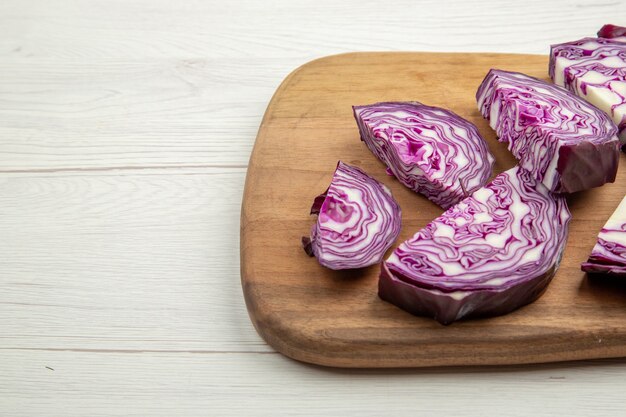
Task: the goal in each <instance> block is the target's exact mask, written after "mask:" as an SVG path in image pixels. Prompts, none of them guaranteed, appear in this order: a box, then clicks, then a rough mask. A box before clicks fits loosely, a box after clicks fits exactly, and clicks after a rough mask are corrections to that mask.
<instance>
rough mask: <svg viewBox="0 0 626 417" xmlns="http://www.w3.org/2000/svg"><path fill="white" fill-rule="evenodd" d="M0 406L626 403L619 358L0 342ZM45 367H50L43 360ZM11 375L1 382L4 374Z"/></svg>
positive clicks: (561, 411) (428, 409)
mask: <svg viewBox="0 0 626 417" xmlns="http://www.w3.org/2000/svg"><path fill="white" fill-rule="evenodd" d="M1 354H2V357H3V358H4V359H5V360H6V361H7V366H5V367H4V369H3V378H2V379H0V409H1V410H2V411H4V415H9V416H12V417H22V416H23V417H37V416H47V415H58V413H54V412H52V411H59V410H62V415H64V416H85V415H89V416H92V417H97V416H111V415H115V416H128V417H131V416H132V417H143V416H146V415H150V416H174V415H176V416H179V415H180V416H225V415H233V416H249V415H255V416H290V417H291V416H311V417H314V416H345V415H354V416H362V417H379V416H381V415H389V416H394V417H395V416H398V417H400V416H416V415H419V416H424V417H431V416H474V415H479V416H484V415H494V416H497V415H502V416H511V417H516V416H519V417H527V416H554V415H564V416H565V415H566V416H572V417H574V416H581V417H582V416H584V417H588V416H591V415H594V416H597V415H613V416H618V415H622V414H620V413H621V412H622V411H623V409H624V408H623V407H624V405H623V391H620V390H617V389H616V386H623V375H624V372H626V362H624V361H603V362H595V363H585V362H582V363H574V364H566V365H564V364H561V365H552V366H535V367H523V368H522V367H506V368H502V369H499V368H498V369H494V368H488V369H476V368H465V369H463V368H457V369H450V370H449V369H439V370H437V369H422V370H419V371H417V370H390V371H374V370H371V371H368V370H358V371H357V370H328V369H323V368H318V367H313V366H309V365H304V364H300V363H296V362H293V361H291V360H289V359H287V358H284V357H283V356H281V355H279V354H267V355H261V354H256V355H252V354H236V353H226V354H220V353H212V354H211V353H209V354H191V353H163V352H159V353H136V354H129V353H98V352H58V351H57V352H55V351H24V350H11V351H2V352H1ZM49 368H51V369H49ZM9 381H10V383H7V382H9Z"/></svg>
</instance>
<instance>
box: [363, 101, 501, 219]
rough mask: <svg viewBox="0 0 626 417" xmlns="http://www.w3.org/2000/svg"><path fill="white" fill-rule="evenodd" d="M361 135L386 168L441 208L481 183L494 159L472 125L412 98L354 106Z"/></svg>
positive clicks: (450, 204)
mask: <svg viewBox="0 0 626 417" xmlns="http://www.w3.org/2000/svg"><path fill="white" fill-rule="evenodd" d="M353 110H354V117H355V119H356V121H357V124H358V126H359V132H360V135H361V140H362V141H364V142H365V144H366V145H367V147H368V148H369V149H370V150H371V151H372V152H373V153H374V155H376V156H377V157H378V159H380V160H381V161H383V162H384V163H385V164H386V165H387V167H388V168H387V172H388V173H389V174H391V175H394V176H395V177H396V178H398V180H399V181H400V182H401V183H402V184H404V185H406V186H407V187H409V188H410V189H412V190H413V191H416V192H418V193H421V194H423V195H425V196H426V197H427V198H428V199H429V200H431V201H432V202H434V203H435V204H438V205H439V206H441V207H443V208H444V209H446V208H448V207H450V206H452V205H454V204H456V203H458V202H459V201H461V200H462V199H463V198H465V196H467V194H468V193H471V192H472V191H474V190H477V189H478V188H480V187H482V186H483V185H484V184H485V183H486V182H487V180H488V179H489V177H490V176H491V168H492V166H493V163H494V159H493V156H492V155H491V153H490V152H489V149H488V148H487V144H486V143H485V141H484V139H483V138H482V137H481V136H480V133H479V132H478V129H476V126H474V125H473V124H471V123H470V122H468V121H467V120H465V119H463V118H461V117H460V116H458V115H456V114H455V113H453V112H451V111H449V110H444V109H441V108H438V107H431V106H426V105H424V104H420V103H417V102H388V103H376V104H371V105H368V106H354V107H353Z"/></svg>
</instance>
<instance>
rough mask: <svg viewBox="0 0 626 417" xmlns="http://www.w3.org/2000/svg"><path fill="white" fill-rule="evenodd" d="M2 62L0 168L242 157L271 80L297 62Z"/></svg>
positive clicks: (228, 162) (218, 161)
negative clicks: (252, 64)
mask: <svg viewBox="0 0 626 417" xmlns="http://www.w3.org/2000/svg"><path fill="white" fill-rule="evenodd" d="M249 64H250V62H249V60H242V59H230V60H218V59H197V60H175V59H171V60H165V59H159V60H152V61H146V62H144V61H105V62H90V61H74V62H66V61H59V60H43V61H42V60H35V62H33V60H31V59H24V58H21V59H9V60H6V61H5V62H0V74H2V77H0V92H1V93H0V172H7V171H16V170H17V171H19V170H42V169H44V170H45V169H62V168H68V167H69V168H76V167H78V168H101V167H122V168H123V167H145V166H224V167H227V166H246V165H247V163H248V159H249V156H250V151H251V149H252V145H253V143H254V138H255V136H256V132H257V130H258V126H259V124H260V122H261V117H262V115H263V112H264V111H265V107H266V105H267V102H269V100H270V98H271V96H272V94H273V92H274V90H275V89H276V87H277V86H278V84H279V83H280V81H281V78H282V77H283V76H284V75H285V74H286V73H288V72H289V71H290V69H291V68H290V66H292V65H296V63H295V62H292V61H287V62H284V63H282V64H276V63H275V62H274V61H272V60H267V59H266V60H263V59H258V60H256V62H255V74H250V75H249V76H246V77H239V76H237V75H242V74H243V73H244V72H245V71H247V70H248V68H249Z"/></svg>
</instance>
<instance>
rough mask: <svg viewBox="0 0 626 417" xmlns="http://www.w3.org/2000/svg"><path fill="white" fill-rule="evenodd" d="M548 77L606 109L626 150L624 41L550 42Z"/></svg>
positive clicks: (583, 40) (594, 39)
mask: <svg viewBox="0 0 626 417" xmlns="http://www.w3.org/2000/svg"><path fill="white" fill-rule="evenodd" d="M549 73H550V77H551V78H552V81H554V83H555V84H557V85H560V86H562V87H565V88H567V89H568V90H569V91H571V92H572V93H574V94H576V95H577V96H579V97H582V98H584V99H585V100H587V101H588V102H590V103H591V104H593V105H594V106H596V107H597V108H599V109H600V110H602V111H604V112H605V113H607V114H608V115H609V116H611V118H612V119H613V122H614V123H615V124H616V125H617V127H618V136H619V137H620V141H621V143H622V145H623V146H622V149H624V150H626V146H624V145H626V42H624V41H620V40H619V38H615V39H605V38H583V39H580V40H577V41H574V42H566V43H562V44H558V45H552V47H551V48H550V67H549Z"/></svg>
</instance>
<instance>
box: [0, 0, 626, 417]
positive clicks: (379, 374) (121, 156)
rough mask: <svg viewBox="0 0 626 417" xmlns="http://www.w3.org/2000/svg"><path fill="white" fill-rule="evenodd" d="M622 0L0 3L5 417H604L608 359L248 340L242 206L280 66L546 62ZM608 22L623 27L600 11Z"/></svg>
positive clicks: (617, 408)
mask: <svg viewBox="0 0 626 417" xmlns="http://www.w3.org/2000/svg"><path fill="white" fill-rule="evenodd" d="M624 10H626V1H623V0H621V1H613V0H607V1H605V2H597V1H594V0H576V1H566V0H560V1H553V2H547V1H544V0H524V1H510V2H495V1H494V2H493V3H492V2H489V1H486V0H482V1H475V2H470V1H468V0H458V1H444V0H427V1H419V2H418V1H411V0H404V1H397V2H381V1H379V0H375V1H373V0H359V1H356V0H352V1H344V2H342V1H337V0H318V1H310V2H304V1H290V0H281V1H256V2H255V1H253V0H247V1H215V0H213V1H212V0H209V1H201V0H189V1H167V0H146V1H124V0H118V1H105V0H99V1H79V0H65V1H58V2H50V1H45V0H3V1H2V2H0V351H1V352H0V415H1V416H11V417H16V416H28V417H34V416H109V415H116V416H148V415H159V416H222V415H233V416H257V415H258V416H261V415H267V416H278V415H286V416H299V415H302V416H317V415H319V416H330V415H355V416H359V417H363V416H381V415H389V416H395V415H407V416H416V415H419V416H453V415H457V416H461V415H463V416H465V415H476V416H484V415H507V416H518V415H519V416H527V415H533V416H539V415H549V414H553V415H554V414H555V413H558V415H568V416H589V415H594V416H599V415H611V416H617V415H620V414H621V413H623V412H624V411H625V407H626V399H625V398H626V397H625V395H624V393H625V392H626V360H609V361H599V362H597V361H596V362H578V363H568V364H554V365H542V366H525V367H506V368H488V369H485V368H479V369H476V368H474V369H467V368H465V369H463V368H460V369H459V368H457V369H434V370H433V369H430V370H389V371H373V370H356V371H355V370H333V369H323V368H319V367H314V366H309V365H304V364H300V363H296V362H293V361H291V360H289V359H287V358H285V357H283V356H281V355H280V354H278V353H275V352H274V351H273V350H272V349H271V348H269V347H268V346H267V345H266V344H265V343H264V342H263V341H262V340H261V339H260V338H259V336H258V335H257V334H256V333H255V331H254V329H253V327H252V325H251V323H250V321H249V320H248V316H247V313H246V309H245V305H244V301H243V297H242V292H241V288H240V283H239V242H238V237H239V208H240V204H241V194H242V189H243V184H244V176H245V173H246V165H247V162H248V158H249V155H250V150H251V148H252V145H253V143H254V138H255V135H256V130H257V128H258V125H259V123H260V121H261V117H262V115H263V111H264V109H265V106H266V105H267V103H268V101H269V99H270V98H271V95H272V93H273V91H274V90H275V88H276V87H277V86H278V85H279V83H280V81H281V80H282V79H283V77H285V76H286V75H287V74H288V73H289V72H290V71H291V70H292V69H294V68H295V67H297V66H298V65H301V64H303V63H305V62H307V61H309V60H311V59H313V58H316V57H321V56H324V55H328V54H334V53H340V52H347V51H365V50H398V51H403V50H413V51H495V52H525V53H547V51H548V45H549V44H550V43H554V42H559V41H566V40H571V39H574V38H578V37H582V36H585V35H591V34H593V33H594V32H595V31H596V30H597V29H598V28H599V26H600V25H601V24H603V23H608V22H612V23H622V24H623V23H626V21H625V19H626V12H624ZM620 17H621V18H622V21H621V22H619V21H618V19H619V18H620Z"/></svg>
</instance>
